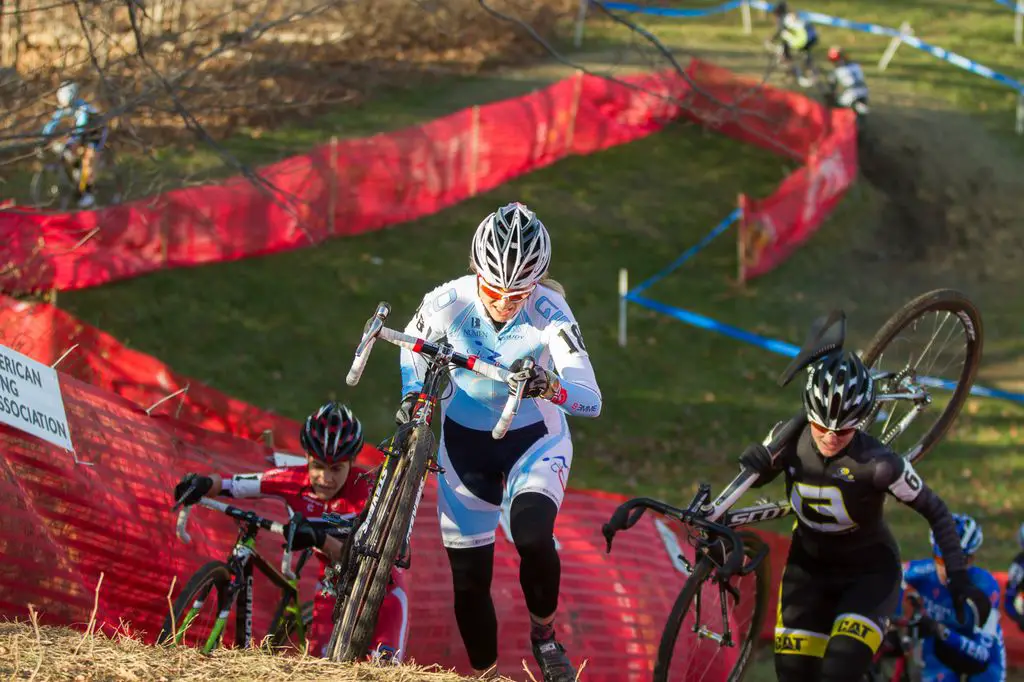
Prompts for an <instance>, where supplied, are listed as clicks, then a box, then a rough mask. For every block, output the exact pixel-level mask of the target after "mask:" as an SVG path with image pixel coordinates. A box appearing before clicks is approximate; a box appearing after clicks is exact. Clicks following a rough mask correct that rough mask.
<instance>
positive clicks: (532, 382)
mask: <svg viewBox="0 0 1024 682" xmlns="http://www.w3.org/2000/svg"><path fill="white" fill-rule="evenodd" d="M550 262H551V240H550V237H549V236H548V231H547V229H546V228H545V227H544V225H543V223H541V222H540V220H538V219H537V216H536V214H535V213H534V212H533V211H531V210H530V209H528V208H527V207H526V206H524V205H523V204H520V203H513V204H508V205H507V206H504V207H502V208H499V209H498V210H497V211H496V212H494V213H492V214H490V215H489V216H487V218H485V219H484V221H483V222H482V223H480V226H479V227H478V228H477V230H476V234H475V235H474V236H473V244H472V248H471V250H470V266H471V269H472V271H473V273H474V274H471V275H466V276H464V277H460V278H458V279H456V280H452V281H451V282H447V283H445V284H442V285H441V286H439V287H438V288H436V289H434V290H433V291H431V292H430V293H429V294H427V295H426V296H425V297H424V298H423V302H422V303H421V304H420V307H419V309H418V310H417V311H416V314H415V315H414V316H413V319H412V321H411V322H410V323H409V325H408V326H407V327H406V330H405V331H406V333H407V334H410V335H414V336H418V337H420V338H425V339H427V340H430V341H437V340H439V339H446V340H447V342H448V343H449V344H451V345H452V346H453V347H454V348H455V350H457V351H459V352H460V353H465V354H473V355H477V356H480V357H481V358H483V359H485V360H488V361H490V362H493V363H496V364H500V365H503V366H505V367H509V368H510V369H511V370H512V371H513V372H515V373H516V374H515V375H514V376H515V378H516V380H525V381H526V382H527V384H526V394H525V395H526V397H528V398H535V400H524V401H523V402H522V405H521V407H520V409H519V413H518V415H517V416H516V418H515V420H513V422H512V424H511V427H510V428H509V431H508V433H507V434H506V436H505V437H504V438H503V439H501V440H495V439H494V438H492V437H491V428H492V427H493V426H494V424H495V423H496V422H497V421H498V418H499V416H500V415H501V411H502V408H503V407H504V405H505V402H506V400H507V398H508V394H509V390H510V386H507V385H505V384H502V383H500V382H496V381H493V380H491V379H487V378H484V377H481V376H479V375H476V374H473V373H471V372H469V371H467V370H462V369H456V370H454V371H453V373H452V384H453V390H452V392H451V394H450V395H449V396H447V397H446V398H445V399H444V400H443V401H442V404H441V410H442V415H443V423H442V429H441V446H440V454H439V456H438V459H439V462H440V465H441V466H442V467H443V468H444V470H445V473H444V476H443V477H441V481H440V492H439V498H438V515H439V517H440V521H441V536H442V540H443V542H444V546H445V549H446V550H447V553H448V560H449V562H450V563H451V568H452V582H453V586H454V591H455V618H456V621H457V622H458V625H459V632H460V633H461V634H462V641H463V642H464V643H465V645H466V651H467V653H468V654H469V660H470V663H471V664H472V666H473V668H474V670H476V671H478V672H483V671H486V670H489V669H492V668H493V667H494V665H495V662H496V661H497V659H498V621H497V618H496V616H495V612H494V602H493V601H492V600H491V575H492V569H493V564H494V533H495V529H496V528H497V526H498V521H499V516H500V513H501V511H500V508H501V502H502V497H503V494H504V493H506V492H507V493H508V497H509V499H510V500H511V509H510V519H509V520H510V526H511V532H512V539H513V542H514V543H515V546H516V549H517V550H518V552H519V556H520V559H521V562H520V569H519V582H520V585H521V586H522V588H523V594H524V596H525V597H526V606H527V608H528V609H529V611H530V619H531V623H532V625H531V631H530V640H531V642H532V644H533V654H534V656H535V657H536V659H537V662H538V664H539V665H540V667H541V670H542V672H543V675H544V680H545V682H573V681H574V680H575V679H576V672H575V670H574V669H573V666H572V664H571V663H570V661H569V658H568V656H567V655H566V653H565V649H564V648H563V647H562V645H561V644H560V643H559V642H558V641H557V640H556V639H555V629H554V619H555V611H556V608H557V606H558V589H559V579H560V571H561V565H560V563H559V558H558V553H557V552H556V550H555V543H554V527H555V517H556V516H557V514H558V508H559V507H560V506H561V504H562V498H563V497H564V495H565V484H566V481H567V480H568V477H569V469H570V467H571V466H572V440H571V438H570V436H569V427H568V425H567V424H566V419H565V416H566V415H567V414H570V415H575V416H582V417H596V416H598V414H600V412H601V391H600V389H599V388H598V386H597V381H596V380H595V378H594V370H593V368H592V367H591V366H590V359H589V357H588V356H587V350H586V348H585V347H584V345H583V337H582V334H581V333H580V328H579V326H578V325H577V324H576V320H575V318H574V317H573V314H572V311H571V310H570V309H569V305H568V304H567V303H566V302H565V297H564V291H563V290H562V287H561V285H559V284H558V283H557V282H554V281H553V280H550V279H547V278H546V275H547V271H548V265H549V264H550ZM527 356H529V357H532V358H534V360H535V362H536V365H535V366H534V367H533V368H532V369H524V368H523V358H526V357H527ZM424 369H425V362H424V361H423V360H422V359H421V358H420V356H418V355H415V354H413V353H411V352H409V351H403V352H402V393H403V396H404V397H403V398H402V406H401V407H400V408H399V410H398V414H397V415H396V420H397V421H398V422H399V423H404V422H405V421H408V420H409V418H410V414H411V412H412V410H413V409H414V406H415V403H416V397H417V395H418V393H419V391H420V388H421V387H422V383H423V372H424Z"/></svg>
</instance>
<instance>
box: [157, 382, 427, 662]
mask: <svg viewBox="0 0 1024 682" xmlns="http://www.w3.org/2000/svg"><path fill="white" fill-rule="evenodd" d="M300 441H301V443H302V447H303V449H305V451H306V460H307V466H306V467H301V466H299V467H284V468H279V469H270V470H269V471H264V472H263V473H257V474H235V475H223V476H220V475H217V474H210V475H208V476H202V475H199V474H194V473H190V474H187V475H185V476H184V477H183V478H182V479H181V482H180V483H178V485H177V486H176V487H175V489H174V499H175V500H181V501H182V503H183V504H194V503H196V502H198V501H199V499H200V498H202V497H212V496H214V495H222V496H226V497H233V498H247V497H278V498H281V499H282V500H283V501H284V503H285V504H287V505H288V507H289V509H291V510H292V511H293V512H295V513H298V514H301V515H302V516H303V517H305V519H306V522H305V523H302V524H301V525H299V526H298V527H296V530H295V535H294V540H293V541H292V548H293V549H306V548H308V547H314V548H315V549H316V550H317V551H316V554H317V556H318V557H319V558H320V560H321V568H320V576H319V579H320V580H321V581H322V580H323V579H324V569H325V568H326V566H327V559H328V558H330V559H331V560H336V559H337V558H338V556H339V555H340V553H341V550H342V543H343V541H342V540H341V539H339V538H337V537H334V536H332V535H330V534H329V533H328V530H327V527H326V526H325V525H323V524H317V523H316V521H317V520H319V519H320V518H321V515H322V514H323V513H324V512H334V513H337V514H342V515H346V516H349V517H353V518H354V517H358V516H359V514H360V512H362V510H363V507H364V506H365V505H366V500H367V498H368V497H369V496H370V493H371V492H372V491H373V489H372V485H371V482H370V481H369V480H368V478H367V477H361V476H360V474H363V473H365V470H364V469H361V468H359V467H355V466H353V465H352V463H353V460H354V459H355V457H356V454H357V453H358V452H359V451H360V450H361V449H362V447H363V429H362V425H361V424H360V423H359V420H358V419H356V417H355V416H354V415H353V414H352V411H351V410H349V408H348V407H346V406H345V405H339V404H337V403H334V402H328V403H326V404H324V405H323V406H322V407H321V408H320V409H318V410H317V411H316V412H315V413H313V414H312V415H310V416H309V418H308V419H306V423H305V424H304V425H303V427H302V433H301V435H300ZM193 484H194V488H193V489H192V492H190V493H188V495H187V497H186V498H185V499H184V500H182V496H183V495H186V493H187V492H188V490H189V488H190V487H192V486H193ZM320 587H322V585H318V588H320ZM321 592H322V591H321V590H320V589H317V594H316V597H315V598H314V599H313V624H312V626H311V627H310V629H309V632H308V634H307V637H308V642H309V653H310V654H311V655H314V656H320V657H323V656H325V655H326V648H327V643H328V640H329V639H330V637H331V630H332V629H333V627H334V623H333V621H332V618H331V617H332V615H333V611H334V597H331V596H325V595H323V594H322V593H321ZM408 622H409V605H408V600H407V597H406V591H405V589H404V577H403V571H402V569H399V568H397V567H395V568H392V569H391V582H390V584H389V586H388V593H387V594H386V595H385V597H384V602H383V604H382V605H381V608H380V614H379V616H378V618H377V629H376V632H375V633H374V638H373V640H372V642H371V645H370V651H369V652H368V655H370V656H371V657H372V658H373V659H374V660H378V661H381V662H385V661H393V662H399V661H401V659H402V656H403V655H404V653H405V643H406V637H407V635H408Z"/></svg>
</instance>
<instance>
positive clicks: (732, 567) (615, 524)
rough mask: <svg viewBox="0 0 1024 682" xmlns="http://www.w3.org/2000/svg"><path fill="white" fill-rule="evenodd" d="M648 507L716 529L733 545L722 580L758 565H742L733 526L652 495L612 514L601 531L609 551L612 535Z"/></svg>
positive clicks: (629, 525)
mask: <svg viewBox="0 0 1024 682" xmlns="http://www.w3.org/2000/svg"><path fill="white" fill-rule="evenodd" d="M648 509H652V510H654V511H655V512H657V513H659V514H662V515H663V516H669V517H672V518H674V519H676V520H677V521H681V522H683V523H686V524H689V525H692V526H697V527H699V528H703V529H706V530H711V531H714V532H715V533H716V534H718V535H720V536H723V537H724V538H725V539H726V540H727V541H728V542H729V544H730V545H731V547H732V551H730V552H728V553H727V554H726V557H725V563H724V564H723V565H722V567H721V568H720V569H719V570H718V574H719V577H720V578H721V579H722V580H728V579H729V578H731V577H732V576H733V575H736V574H739V575H746V574H748V573H750V572H751V571H753V570H754V569H755V568H756V567H757V564H758V563H760V562H759V561H758V562H751V563H750V564H748V565H747V566H743V540H742V539H741V538H740V536H739V534H738V533H737V532H736V531H734V530H733V529H732V528H729V527H728V526H723V525H721V524H718V523H715V522H713V521H708V520H707V519H706V518H704V517H703V516H702V515H701V514H700V512H697V511H691V510H689V509H678V508H676V507H673V506H672V505H669V504H665V503H664V502H660V501H658V500H652V499H651V498H649V497H637V498H634V499H632V500H629V501H628V502H623V503H622V504H620V505H619V506H618V508H617V509H616V510H615V512H614V513H612V517H611V519H609V521H608V523H606V524H604V525H603V526H602V527H601V531H602V533H604V537H605V540H606V541H607V543H608V548H607V550H606V551H607V552H611V551H612V538H614V537H615V533H617V532H618V531H620V530H628V529H629V528H632V527H633V526H635V525H636V523H637V522H638V521H639V520H640V517H642V516H643V515H644V512H646V511H647V510H648ZM761 558H762V559H763V556H762V557H761Z"/></svg>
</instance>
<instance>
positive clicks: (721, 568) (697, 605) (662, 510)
mask: <svg viewBox="0 0 1024 682" xmlns="http://www.w3.org/2000/svg"><path fill="white" fill-rule="evenodd" d="M917 332H924V333H925V335H926V336H927V337H928V338H927V339H926V341H925V343H924V349H923V351H921V352H914V351H911V352H910V353H909V356H908V357H907V359H906V361H904V362H901V361H900V359H899V358H900V357H901V351H902V350H903V349H904V348H905V346H904V345H903V343H902V335H903V334H905V333H906V334H908V335H911V336H912V335H914V334H916V333H917ZM845 338H846V318H845V315H844V314H843V313H842V311H833V312H832V313H831V314H830V315H829V316H827V317H826V318H823V319H820V320H819V321H817V322H816V323H815V325H814V326H813V327H812V329H811V332H810V334H809V335H808V338H807V341H806V342H805V343H804V345H803V347H802V348H801V349H800V351H799V352H798V353H797V355H796V357H795V358H794V359H793V361H792V362H791V363H790V365H789V367H787V368H786V370H785V371H784V372H783V374H782V375H781V377H780V378H779V385H780V386H786V385H787V384H789V383H790V381H792V380H793V378H794V377H795V376H796V375H797V374H798V373H799V372H800V371H802V370H805V369H806V368H808V367H809V366H811V365H812V364H813V363H815V362H817V361H819V360H821V359H823V358H825V357H826V356H827V355H828V354H830V353H834V352H839V351H841V350H842V348H843V344H844V342H845ZM982 341H983V331H982V325H981V315H980V313H979V312H978V310H977V308H976V307H975V306H974V304H973V303H972V302H971V301H970V300H969V299H968V298H967V297H965V296H964V295H963V294H960V293H958V292H955V291H952V290H949V289H939V290H936V291H932V292H929V293H927V294H923V295H922V296H919V297H917V298H915V299H914V300H912V301H910V302H909V303H907V304H906V305H905V306H903V308H901V309H900V310H899V311H898V312H897V313H895V314H894V315H893V316H892V317H890V318H889V320H888V321H887V322H886V323H885V324H884V325H883V326H882V327H881V329H879V331H878V332H877V333H876V334H875V337H874V338H873V339H872V341H871V343H870V344H869V345H868V348H867V349H866V350H865V351H864V352H863V353H862V360H863V361H864V364H865V365H867V366H868V367H869V368H871V370H872V377H873V379H874V381H875V382H877V395H876V399H877V403H876V406H875V410H874V411H873V412H872V413H871V416H870V417H869V418H868V419H867V420H866V421H865V423H866V424H870V425H871V426H870V430H872V431H874V433H875V435H876V437H878V439H879V440H880V441H882V442H883V443H885V444H887V445H889V446H890V447H892V448H893V449H894V450H895V451H896V452H897V453H899V454H900V455H901V456H903V457H904V458H906V459H907V460H908V461H910V462H915V461H917V460H919V459H920V458H921V457H923V456H924V455H925V454H926V453H927V452H928V451H929V450H930V449H931V448H933V447H934V446H935V445H936V444H937V443H938V442H939V441H940V440H941V439H942V437H943V435H945V433H946V432H947V431H948V429H949V427H950V426H951V425H952V423H953V420H954V419H956V416H957V415H958V414H959V412H960V409H961V408H962V407H963V404H964V401H966V400H967V396H968V395H969V394H970V391H971V386H972V384H973V383H974V377H975V374H976V372H977V369H978V365H979V364H980V362H981V350H982ZM951 342H954V343H955V342H960V343H959V345H958V347H957V348H955V349H954V351H952V352H946V351H947V349H948V348H949V345H950V343H951ZM933 351H935V353H936V355H935V357H936V359H929V358H930V357H931V355H930V354H931V353H932V352H933ZM940 363H944V364H942V365H941V367H940ZM886 367H892V368H893V369H886ZM949 367H953V368H954V372H953V376H954V380H952V381H951V380H949V379H942V378H940V377H936V376H934V374H936V373H944V372H945V370H946V369H947V368H949ZM933 387H943V388H950V389H952V395H951V397H950V398H949V399H948V401H947V402H946V404H945V407H944V409H942V410H941V411H940V412H939V414H938V416H937V418H936V419H935V421H934V422H933V423H931V424H930V425H927V426H922V425H921V424H919V423H918V418H919V417H920V416H921V415H922V414H923V413H924V412H925V411H926V410H927V409H928V408H929V407H930V406H931V405H932V403H933V398H932V395H931V393H930V392H929V390H928V389H929V388H933ZM901 406H909V410H908V414H907V415H906V416H904V417H903V418H902V419H898V420H896V418H895V414H896V413H897V412H898V410H899V408H900V407H901ZM806 423H807V417H806V415H805V414H804V412H803V411H802V410H801V411H800V413H799V414H797V415H795V416H794V417H792V418H791V419H789V420H788V421H786V422H784V423H783V424H781V425H780V427H778V428H776V429H775V430H774V433H773V435H772V437H771V438H770V440H768V441H767V442H766V443H765V445H766V447H767V448H768V450H769V452H771V453H772V455H773V456H776V455H777V454H778V453H779V452H780V451H781V449H782V447H783V446H784V445H785V444H786V443H787V442H788V441H789V440H790V439H791V438H793V437H794V436H796V435H797V434H798V433H799V432H800V431H801V430H802V429H803V428H804V426H805V424H806ZM879 425H880V426H879ZM757 478H758V475H757V474H756V473H754V472H753V471H750V470H748V469H746V468H741V470H740V473H739V475H738V476H736V478H734V479H733V480H732V481H731V482H730V483H729V484H728V485H727V486H726V487H725V489H724V490H723V491H722V492H721V493H720V494H719V495H718V496H717V497H715V498H712V494H711V486H710V485H708V484H706V483H702V484H700V486H699V487H698V490H697V493H696V495H695V496H694V497H693V499H692V500H691V501H690V503H689V505H687V506H686V507H685V508H678V507H674V506H672V505H669V504H667V503H665V502H661V501H658V500H653V499H650V498H635V499H632V500H629V501H627V502H624V503H623V504H622V505H620V506H619V507H618V508H617V509H616V510H615V512H614V513H613V515H612V517H611V519H610V520H609V521H608V523H606V524H604V526H603V528H602V531H603V533H604V536H605V539H606V541H607V544H608V551H609V552H610V551H611V546H612V540H613V538H614V537H615V534H616V533H617V532H619V531H622V530H625V529H628V528H631V527H632V526H634V525H635V524H636V523H637V522H638V521H639V520H640V517H641V516H642V515H643V514H644V512H645V511H646V510H648V509H650V510H653V511H655V512H657V513H659V514H662V515H664V516H667V517H669V518H671V519H673V520H674V521H676V522H678V523H679V524H681V526H682V527H683V528H684V529H685V531H686V534H687V537H688V539H689V541H690V544H691V545H692V546H693V547H694V548H695V551H694V559H693V561H690V560H689V559H687V558H686V557H682V556H680V557H679V558H680V559H681V560H682V562H683V564H684V566H685V568H686V572H687V574H688V577H687V579H686V582H685V583H684V584H683V587H682V590H681V591H680V593H679V596H678V598H677V599H676V601H675V604H674V605H673V606H672V609H671V611H670V613H669V616H668V620H667V622H666V624H665V628H664V631H663V633H662V638H661V642H660V645H659V647H658V653H657V659H656V662H655V668H654V678H653V679H654V682H669V681H670V680H671V681H672V682H676V681H682V680H694V679H700V678H699V677H695V676H694V674H693V673H694V670H697V668H695V666H708V665H710V663H708V661H713V660H714V659H715V658H716V657H717V654H718V653H720V652H721V651H722V650H724V649H727V648H728V649H730V650H731V652H730V653H731V656H730V657H729V658H727V659H723V661H724V662H721V663H720V665H721V667H722V668H723V669H724V671H725V674H724V675H723V677H724V678H725V679H727V680H728V682H738V681H739V680H741V679H742V677H743V673H744V671H745V669H746V666H747V663H748V661H749V658H750V653H751V651H752V650H753V646H754V644H755V641H756V639H757V637H758V635H759V634H760V632H761V629H762V625H763V621H764V617H765V611H766V605H767V599H768V592H767V590H768V589H769V587H768V576H767V573H766V571H767V567H766V566H765V565H764V563H763V562H764V558H765V557H766V555H767V553H768V551H767V547H766V546H765V545H764V544H763V543H762V542H761V541H760V540H758V539H757V537H756V536H755V535H753V534H752V533H748V532H737V531H736V529H737V528H739V527H742V526H749V525H752V524H756V523H762V522H765V521H770V520H773V519H777V518H781V517H783V516H787V515H789V514H791V513H793V512H794V509H793V507H792V505H791V504H790V502H788V501H778V502H773V501H767V500H765V501H759V502H758V503H757V504H755V505H753V506H750V507H743V508H740V509H733V506H734V505H735V504H736V503H737V502H738V501H739V499H740V497H742V496H743V494H744V493H745V492H746V491H747V490H748V489H749V488H750V487H751V486H752V485H753V484H754V482H755V481H756V480H757ZM811 502H816V500H811ZM751 575H753V576H754V578H753V579H752V580H751V581H750V582H749V584H748V585H745V586H744V589H740V588H739V587H737V584H736V582H735V581H737V580H738V581H743V579H744V578H746V577H748V576H751ZM744 592H747V594H743V593H744ZM741 598H742V599H741ZM744 599H745V600H746V602H745V603H744V601H743V600H744ZM708 601H711V602H714V605H713V607H712V609H711V612H710V614H709V613H708V610H706V609H705V608H704V606H705V602H708ZM741 604H743V608H744V609H746V610H743V611H739V612H737V610H736V609H737V607H739V606H740V605H741ZM715 607H717V608H715ZM684 624H685V625H686V627H685V628H684V627H683V626H684ZM737 625H738V626H739V627H740V628H741V631H740V632H739V633H738V636H737V633H734V632H733V628H734V627H736V626H737ZM708 643H710V649H707V648H702V645H703V644H708ZM695 652H703V653H702V654H696V653H695ZM697 672H700V671H699V670H697Z"/></svg>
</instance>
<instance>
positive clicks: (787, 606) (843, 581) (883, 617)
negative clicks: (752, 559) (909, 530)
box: [775, 535, 903, 658]
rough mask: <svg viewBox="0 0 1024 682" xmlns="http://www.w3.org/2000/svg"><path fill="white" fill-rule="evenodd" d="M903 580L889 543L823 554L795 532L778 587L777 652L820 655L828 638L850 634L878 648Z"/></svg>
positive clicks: (822, 654) (869, 645) (780, 653)
mask: <svg viewBox="0 0 1024 682" xmlns="http://www.w3.org/2000/svg"><path fill="white" fill-rule="evenodd" d="M902 579H903V571H902V567H901V566H900V559H899V555H898V554H897V553H896V552H894V551H893V548H892V547H890V546H888V545H885V544H879V545H876V546H873V547H866V548H864V549H863V550H862V551H858V553H857V554H856V555H852V556H831V557H828V558H826V557H824V556H820V557H819V556H813V555H811V554H810V553H809V552H808V551H807V550H806V549H805V548H804V547H803V546H802V545H801V542H800V540H799V536H797V535H794V536H793V543H792V545H790V549H789V557H788V559H787V560H786V567H785V570H784V571H783V574H782V585H781V586H780V595H779V611H778V617H777V620H776V623H775V654H776V655H786V654H796V655H803V656H814V657H818V658H820V657H822V656H824V654H825V647H826V646H827V645H828V641H829V639H830V638H831V637H852V638H853V639H855V640H857V641H860V642H863V643H864V644H865V645H867V646H868V647H869V648H870V649H871V651H872V652H875V651H877V650H878V647H879V645H880V644H881V642H882V637H883V636H884V634H885V630H886V628H887V627H888V623H889V617H890V616H891V615H892V614H893V613H894V612H895V611H896V606H897V604H898V603H899V596H900V581H901V580H902Z"/></svg>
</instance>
